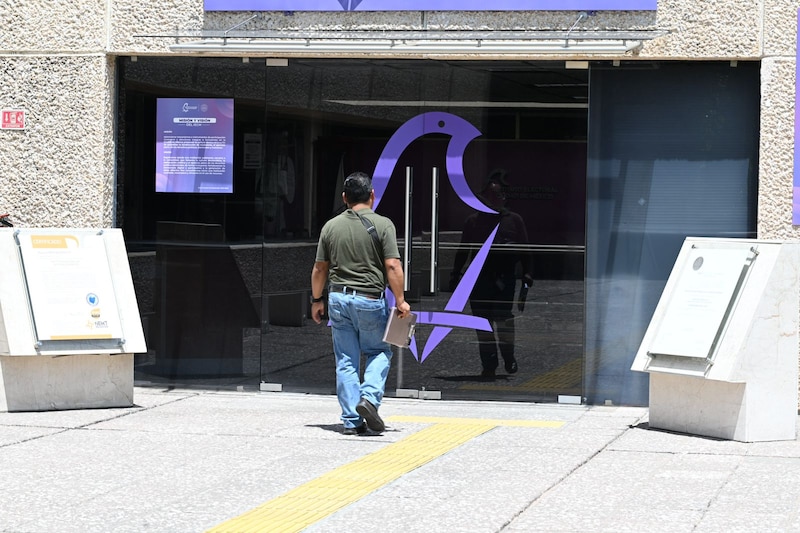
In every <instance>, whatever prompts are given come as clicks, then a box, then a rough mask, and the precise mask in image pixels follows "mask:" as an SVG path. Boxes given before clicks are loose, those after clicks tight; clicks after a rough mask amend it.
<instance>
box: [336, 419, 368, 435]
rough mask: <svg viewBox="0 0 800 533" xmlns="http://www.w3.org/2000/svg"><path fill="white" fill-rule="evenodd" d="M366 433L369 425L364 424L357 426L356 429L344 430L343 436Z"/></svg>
mask: <svg viewBox="0 0 800 533" xmlns="http://www.w3.org/2000/svg"><path fill="white" fill-rule="evenodd" d="M366 432H367V425H366V424H365V423H363V422H362V423H361V425H360V426H356V427H354V428H344V431H342V435H363V434H364V433H366Z"/></svg>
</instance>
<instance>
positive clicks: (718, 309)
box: [648, 248, 754, 358]
mask: <svg viewBox="0 0 800 533" xmlns="http://www.w3.org/2000/svg"><path fill="white" fill-rule="evenodd" d="M753 255H754V254H753V252H752V251H751V250H749V249H709V248H705V249H703V248H694V249H692V250H691V251H690V253H689V255H688V257H687V260H686V262H685V263H684V265H683V268H682V270H681V271H680V272H678V281H677V284H676V286H675V287H674V289H673V291H672V296H671V298H670V300H669V305H668V307H667V311H666V313H665V314H664V317H663V318H662V320H661V323H660V325H659V328H658V331H657V333H656V336H655V339H654V340H653V343H652V345H651V346H650V349H649V350H648V352H649V353H650V354H653V355H657V354H662V355H676V356H683V357H702V358H706V357H709V356H710V355H711V351H712V348H713V346H714V341H715V339H716V338H717V333H718V332H719V331H720V328H721V327H723V326H724V324H723V320H724V319H725V317H726V312H727V310H728V307H729V305H730V304H731V302H732V301H733V299H734V298H735V297H736V293H737V288H738V285H739V279H740V277H741V275H742V270H743V268H744V267H745V265H746V264H748V260H749V259H750V258H751V257H753Z"/></svg>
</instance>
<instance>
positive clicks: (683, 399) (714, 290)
mask: <svg viewBox="0 0 800 533" xmlns="http://www.w3.org/2000/svg"><path fill="white" fill-rule="evenodd" d="M799 265H800V244H798V243H787V242H771V241H756V240H746V239H709V238H687V239H686V240H685V242H684V244H683V247H682V248H681V251H680V253H679V254H678V258H677V260H676V261H675V266H674V268H673V270H672V273H671V275H670V277H669V279H668V281H667V285H666V286H665V288H664V291H663V293H662V295H661V299H660V300H659V303H658V306H657V307H656V311H655V312H654V314H653V318H652V320H651V321H650V326H649V327H648V329H647V332H646V333H645V336H644V339H643V340H642V344H641V346H640V348H639V351H638V353H637V355H636V358H635V360H634V363H633V365H632V367H631V369H632V370H636V371H640V372H648V373H649V375H650V404H649V408H650V419H649V425H650V427H651V428H657V429H665V430H670V431H676V432H681V433H689V434H696V435H704V436H708V437H716V438H720V439H728V440H735V441H740V442H759V441H777V440H795V439H796V424H797V408H798V390H797V383H798V311H800V309H799V307H800V306H799V305H798V302H799V301H800V276H798V268H800V266H799Z"/></svg>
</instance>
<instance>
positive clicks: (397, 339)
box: [383, 307, 417, 348]
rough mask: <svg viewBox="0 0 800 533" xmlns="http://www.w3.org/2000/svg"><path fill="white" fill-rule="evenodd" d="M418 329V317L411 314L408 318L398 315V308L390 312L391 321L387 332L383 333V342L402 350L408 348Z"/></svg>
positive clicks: (387, 325)
mask: <svg viewBox="0 0 800 533" xmlns="http://www.w3.org/2000/svg"><path fill="white" fill-rule="evenodd" d="M416 327H417V315H415V314H414V313H410V314H409V315H408V316H407V317H406V318H400V317H399V316H398V315H397V308H396V307H392V308H391V309H390V310H389V321H388V322H387V323H386V331H384V332H383V342H388V343H389V344H392V345H394V346H398V347H400V348H408V346H409V345H410V344H411V337H413V336H414V329H415V328H416Z"/></svg>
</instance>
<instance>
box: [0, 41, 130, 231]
mask: <svg viewBox="0 0 800 533" xmlns="http://www.w3.org/2000/svg"><path fill="white" fill-rule="evenodd" d="M109 72H110V66H109V60H108V59H107V58H106V57H105V56H104V55H91V56H89V55H85V56H60V57H58V56H18V57H9V56H5V57H3V56H0V73H2V74H1V75H0V76H2V81H0V105H1V106H2V107H3V108H19V109H24V110H25V111H26V112H27V120H26V126H27V128H26V129H25V130H21V131H16V130H0V168H2V169H3V171H2V179H0V211H3V212H10V213H11V214H12V220H13V221H14V222H15V223H16V224H17V225H20V226H78V227H80V226H87V227H102V226H109V225H110V224H111V223H112V220H111V213H112V207H113V201H112V200H113V195H112V193H113V186H112V185H113V166H112V161H113V157H112V153H113V135H114V134H113V132H114V128H113V125H112V121H111V117H112V105H111V104H112V101H111V99H110V98H109V95H110V94H112V84H111V77H110V75H109V74H108V73H109Z"/></svg>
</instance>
